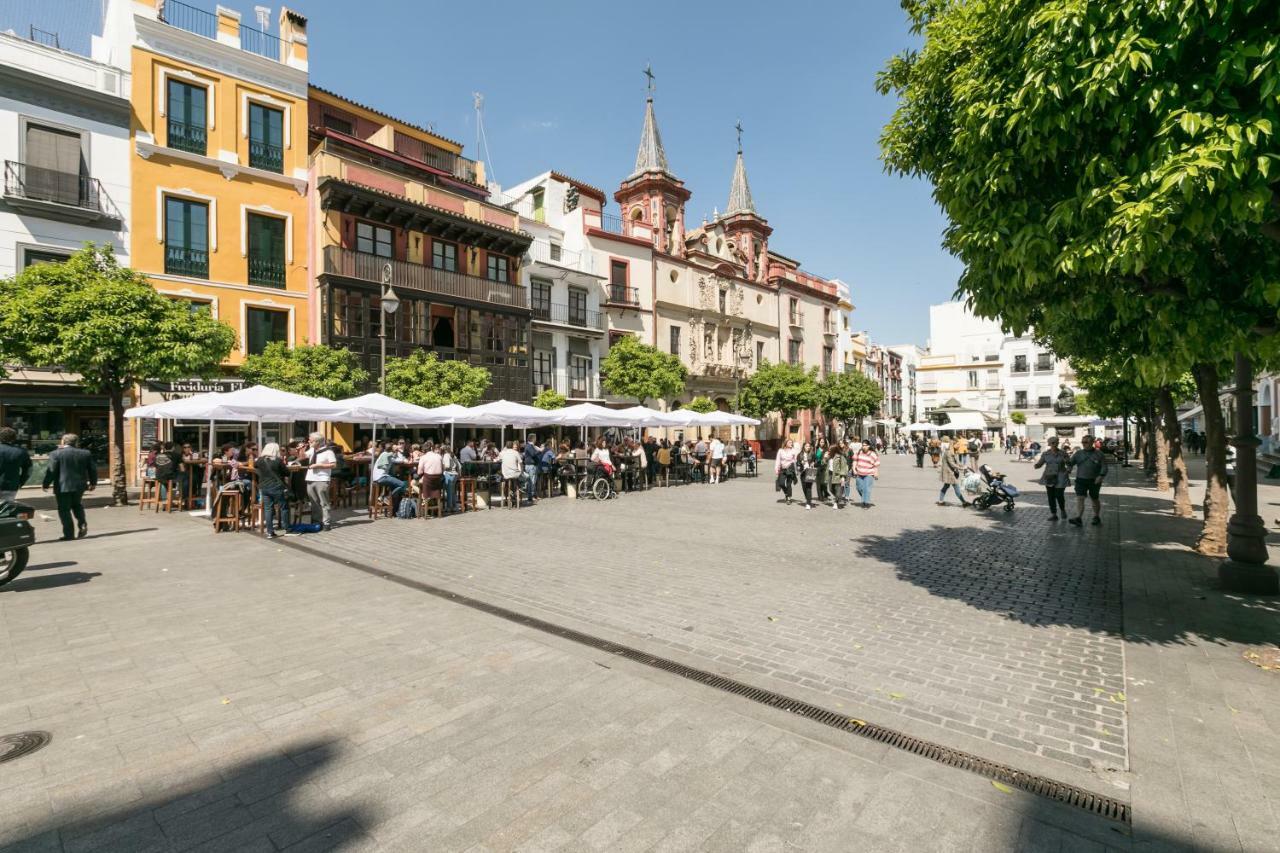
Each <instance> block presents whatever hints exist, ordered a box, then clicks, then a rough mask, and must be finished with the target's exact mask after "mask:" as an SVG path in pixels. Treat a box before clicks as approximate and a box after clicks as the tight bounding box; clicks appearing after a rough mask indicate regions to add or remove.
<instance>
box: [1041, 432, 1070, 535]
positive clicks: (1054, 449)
mask: <svg viewBox="0 0 1280 853" xmlns="http://www.w3.org/2000/svg"><path fill="white" fill-rule="evenodd" d="M1046 441H1047V442H1048V444H1049V447H1048V449H1047V450H1045V452H1044V453H1041V454H1040V458H1039V459H1038V460H1036V467H1037V468H1044V473H1043V474H1041V475H1040V484H1041V485H1043V486H1044V490H1045V492H1046V493H1047V494H1048V495H1049V520H1050V521H1057V520H1058V511H1059V510H1061V511H1062V517H1063V518H1066V516H1067V498H1066V494H1067V483H1068V482H1069V480H1068V477H1067V454H1065V453H1063V452H1062V451H1061V450H1059V449H1058V437H1057V436H1056V435H1051V436H1049V438H1048V439H1046Z"/></svg>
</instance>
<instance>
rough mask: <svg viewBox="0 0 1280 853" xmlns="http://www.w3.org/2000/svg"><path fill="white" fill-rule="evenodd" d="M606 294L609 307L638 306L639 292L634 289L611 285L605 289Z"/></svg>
mask: <svg viewBox="0 0 1280 853" xmlns="http://www.w3.org/2000/svg"><path fill="white" fill-rule="evenodd" d="M607 294H608V299H609V304H610V305H639V304H640V291H638V290H636V289H635V288H634V287H622V286H620V285H616V284H611V285H609V287H608V288H607Z"/></svg>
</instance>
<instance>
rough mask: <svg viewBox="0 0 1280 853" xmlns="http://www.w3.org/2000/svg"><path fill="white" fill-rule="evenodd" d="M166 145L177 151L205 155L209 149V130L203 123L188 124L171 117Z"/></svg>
mask: <svg viewBox="0 0 1280 853" xmlns="http://www.w3.org/2000/svg"><path fill="white" fill-rule="evenodd" d="M165 140H166V145H168V147H170V148H172V149H174V150H175V151H185V152H187V153H188V154H199V155H200V156H202V157H203V156H204V155H205V153H206V152H207V151H208V149H209V144H208V131H207V130H206V129H205V126H204V125H203V124H188V123H187V122H185V121H179V120H178V119H176V118H173V117H170V118H169V127H168V131H167V135H166V137H165Z"/></svg>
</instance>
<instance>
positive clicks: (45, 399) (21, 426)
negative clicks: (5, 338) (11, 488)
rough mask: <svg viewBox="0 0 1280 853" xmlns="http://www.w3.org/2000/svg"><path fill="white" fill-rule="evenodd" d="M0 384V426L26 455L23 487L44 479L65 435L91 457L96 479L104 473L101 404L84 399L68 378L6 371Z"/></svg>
mask: <svg viewBox="0 0 1280 853" xmlns="http://www.w3.org/2000/svg"><path fill="white" fill-rule="evenodd" d="M7 370H8V373H9V375H8V376H7V377H5V378H4V379H3V380H0V424H3V425H4V426H7V427H12V428H13V429H14V431H16V432H17V433H18V444H19V445H21V446H22V447H25V448H26V449H27V452H28V453H30V454H31V461H32V465H33V467H32V471H31V479H30V480H29V481H28V484H29V485H34V486H39V484H40V481H41V480H42V479H43V478H44V471H45V466H46V464H47V463H48V459H49V453H50V452H52V451H53V450H54V449H55V448H56V447H57V446H58V444H59V442H60V441H61V440H62V436H63V435H65V434H66V433H69V432H70V433H75V434H76V435H78V436H80V446H81V447H83V448H85V449H86V450H88V451H89V452H90V453H92V454H93V458H94V460H95V461H96V462H97V463H98V473H99V475H100V476H106V473H107V445H108V439H107V423H108V420H107V398H106V397H103V396H95V395H91V394H86V393H85V392H84V390H83V389H82V388H81V387H80V385H79V384H78V383H77V382H76V380H75V377H74V376H73V375H72V374H67V373H60V372H57V371H51V370H36V369H33V368H23V367H10V368H7Z"/></svg>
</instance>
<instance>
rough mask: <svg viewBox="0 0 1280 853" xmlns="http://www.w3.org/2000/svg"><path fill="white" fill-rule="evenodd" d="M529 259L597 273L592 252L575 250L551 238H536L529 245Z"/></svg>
mask: <svg viewBox="0 0 1280 853" xmlns="http://www.w3.org/2000/svg"><path fill="white" fill-rule="evenodd" d="M529 259H530V260H532V261H534V262H535V263H542V264H554V265H555V266H558V267H563V268H566V269H571V270H577V271H579V272H585V273H591V274H594V273H595V259H594V256H593V255H592V254H591V253H590V252H575V251H573V250H571V249H566V248H565V247H564V246H561V245H560V244H559V243H552V242H551V241H550V240H534V241H533V243H531V244H530V246H529Z"/></svg>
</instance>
